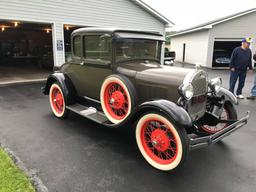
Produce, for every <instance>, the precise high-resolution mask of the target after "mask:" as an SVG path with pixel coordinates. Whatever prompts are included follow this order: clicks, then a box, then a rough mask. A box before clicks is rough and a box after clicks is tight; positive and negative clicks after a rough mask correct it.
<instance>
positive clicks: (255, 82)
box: [247, 52, 256, 100]
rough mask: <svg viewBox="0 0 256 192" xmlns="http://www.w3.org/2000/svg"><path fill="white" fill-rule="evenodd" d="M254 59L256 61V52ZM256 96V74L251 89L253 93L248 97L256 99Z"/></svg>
mask: <svg viewBox="0 0 256 192" xmlns="http://www.w3.org/2000/svg"><path fill="white" fill-rule="evenodd" d="M253 60H254V61H256V52H255V53H254V55H253ZM255 98H256V75H255V76H254V85H253V87H252V89H251V95H250V96H249V97H247V99H251V100H254V99H255Z"/></svg>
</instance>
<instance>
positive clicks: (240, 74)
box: [229, 70, 256, 95]
mask: <svg viewBox="0 0 256 192" xmlns="http://www.w3.org/2000/svg"><path fill="white" fill-rule="evenodd" d="M246 74H247V71H244V70H242V71H238V70H235V71H231V74H230V81H229V91H231V92H232V93H234V89H235V85H236V82H237V79H239V82H238V87H237V91H236V95H241V94H242V89H243V88H244V82H245V78H246ZM255 89H256V88H255Z"/></svg>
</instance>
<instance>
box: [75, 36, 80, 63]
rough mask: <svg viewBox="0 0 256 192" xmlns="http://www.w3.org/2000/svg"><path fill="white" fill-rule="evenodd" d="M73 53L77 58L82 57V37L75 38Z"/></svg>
mask: <svg viewBox="0 0 256 192" xmlns="http://www.w3.org/2000/svg"><path fill="white" fill-rule="evenodd" d="M73 53H74V56H75V57H79V58H80V57H81V37H80V36H75V37H74V38H73Z"/></svg>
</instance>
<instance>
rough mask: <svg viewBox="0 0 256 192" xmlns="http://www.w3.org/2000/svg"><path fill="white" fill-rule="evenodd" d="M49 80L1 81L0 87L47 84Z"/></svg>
mask: <svg viewBox="0 0 256 192" xmlns="http://www.w3.org/2000/svg"><path fill="white" fill-rule="evenodd" d="M46 80H47V78H42V79H24V80H10V81H2V82H1V81H0V87H6V86H13V85H25V84H31V83H40V82H46Z"/></svg>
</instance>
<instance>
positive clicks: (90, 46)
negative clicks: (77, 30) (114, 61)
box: [83, 35, 111, 64]
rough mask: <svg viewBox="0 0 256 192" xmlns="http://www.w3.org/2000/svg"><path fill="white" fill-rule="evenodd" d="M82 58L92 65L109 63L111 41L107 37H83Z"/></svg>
mask: <svg viewBox="0 0 256 192" xmlns="http://www.w3.org/2000/svg"><path fill="white" fill-rule="evenodd" d="M83 41H84V58H85V59H86V60H87V61H89V62H93V63H95V62H96V63H105V64H107V63H110V62H111V39H110V37H109V36H108V35H90V36H84V39H83Z"/></svg>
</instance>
